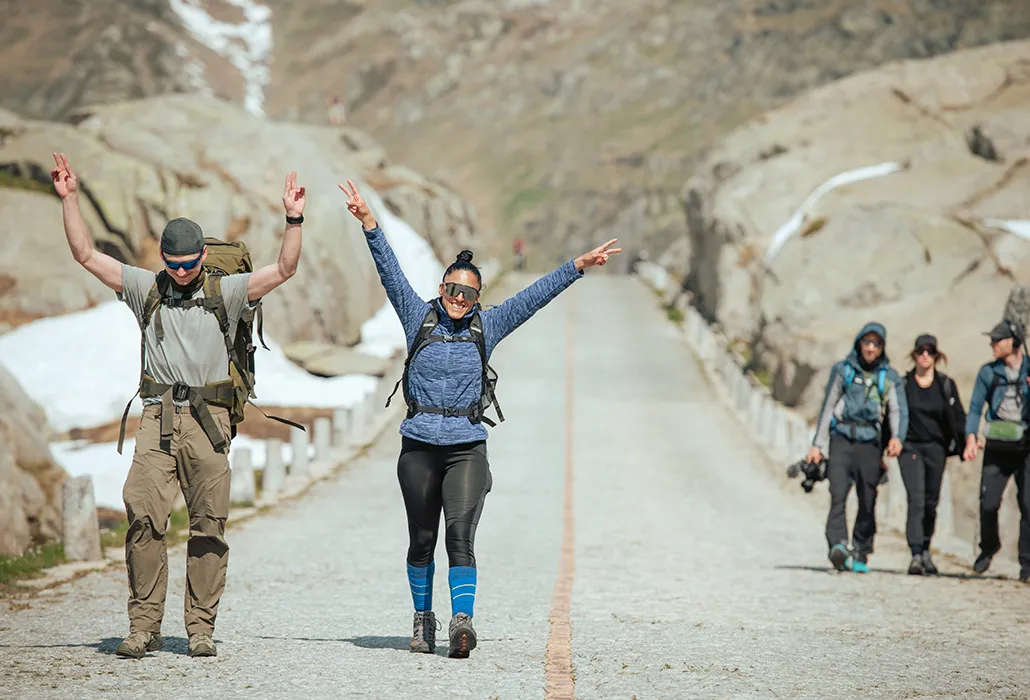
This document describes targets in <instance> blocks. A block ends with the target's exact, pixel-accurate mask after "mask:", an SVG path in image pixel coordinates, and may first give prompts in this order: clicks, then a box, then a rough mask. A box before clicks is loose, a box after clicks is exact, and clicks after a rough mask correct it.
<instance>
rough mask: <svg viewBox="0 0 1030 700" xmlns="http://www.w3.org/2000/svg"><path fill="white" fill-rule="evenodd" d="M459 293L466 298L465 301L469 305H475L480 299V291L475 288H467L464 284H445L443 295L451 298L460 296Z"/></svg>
mask: <svg viewBox="0 0 1030 700" xmlns="http://www.w3.org/2000/svg"><path fill="white" fill-rule="evenodd" d="M458 292H461V293H462V294H463V295H464V296H465V301H467V302H469V303H475V301H476V299H478V298H479V290H478V289H476V288H475V287H467V286H465V285H464V284H458V283H457V282H445V283H444V285H443V293H444V294H446V295H447V296H449V297H456V296H458Z"/></svg>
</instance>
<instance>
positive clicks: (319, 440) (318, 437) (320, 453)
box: [314, 416, 333, 460]
mask: <svg viewBox="0 0 1030 700" xmlns="http://www.w3.org/2000/svg"><path fill="white" fill-rule="evenodd" d="M314 431H315V434H314V438H315V459H316V460H323V459H326V458H327V457H328V456H329V449H330V448H331V447H332V441H333V422H332V421H331V420H330V419H329V418H328V417H327V416H319V417H318V418H316V419H315V426H314Z"/></svg>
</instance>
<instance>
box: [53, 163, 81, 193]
mask: <svg viewBox="0 0 1030 700" xmlns="http://www.w3.org/2000/svg"><path fill="white" fill-rule="evenodd" d="M54 162H55V163H56V164H57V167H55V168H54V169H53V170H51V171H50V179H51V180H53V181H54V189H55V190H56V191H57V194H58V196H60V197H61V199H65V198H67V197H69V196H71V195H73V194H75V193H76V192H78V191H79V180H78V178H77V177H75V173H74V172H73V171H72V166H70V165H68V157H67V156H65V155H64V154H63V153H60V154H58V153H55V154H54Z"/></svg>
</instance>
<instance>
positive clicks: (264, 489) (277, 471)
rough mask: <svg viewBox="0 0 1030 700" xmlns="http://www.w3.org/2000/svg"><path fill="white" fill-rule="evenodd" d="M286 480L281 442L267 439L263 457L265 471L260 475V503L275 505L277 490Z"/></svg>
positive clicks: (275, 439)
mask: <svg viewBox="0 0 1030 700" xmlns="http://www.w3.org/2000/svg"><path fill="white" fill-rule="evenodd" d="M285 480H286V468H285V467H284V466H283V441H282V440H280V439H279V438H269V439H268V447H267V450H266V456H265V470H264V473H262V475H261V503H275V502H276V500H277V499H278V498H279V490H280V489H281V488H282V486H283V482H284V481H285Z"/></svg>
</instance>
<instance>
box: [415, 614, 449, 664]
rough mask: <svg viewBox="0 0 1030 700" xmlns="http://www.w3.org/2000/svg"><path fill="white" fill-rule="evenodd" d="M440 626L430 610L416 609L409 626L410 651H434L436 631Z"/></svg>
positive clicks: (429, 652)
mask: <svg viewBox="0 0 1030 700" xmlns="http://www.w3.org/2000/svg"><path fill="white" fill-rule="evenodd" d="M441 627H442V625H441V624H440V623H439V622H438V621H437V619H436V615H434V614H433V613H432V611H425V612H419V611H416V612H415V621H414V622H413V624H412V628H411V644H410V646H411V651H412V652H414V653H418V654H432V653H433V652H434V651H436V631H437V630H438V629H440V628H441Z"/></svg>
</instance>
